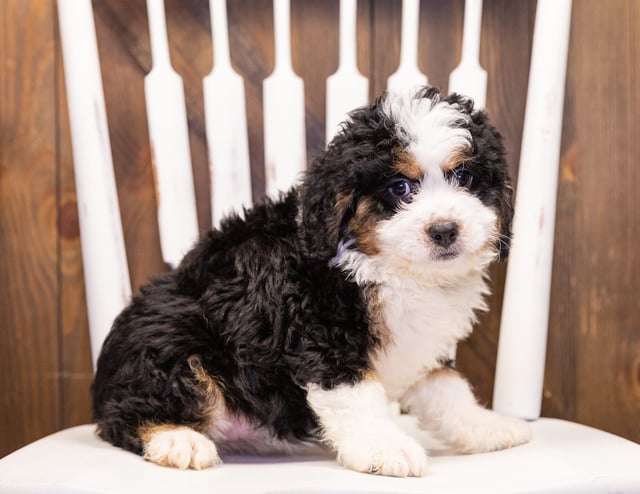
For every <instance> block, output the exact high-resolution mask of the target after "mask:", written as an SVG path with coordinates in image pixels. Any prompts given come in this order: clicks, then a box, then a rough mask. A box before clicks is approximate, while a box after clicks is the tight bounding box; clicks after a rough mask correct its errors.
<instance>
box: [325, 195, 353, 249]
mask: <svg viewBox="0 0 640 494" xmlns="http://www.w3.org/2000/svg"><path fill="white" fill-rule="evenodd" d="M352 201H353V191H350V192H348V193H347V192H339V193H338V196H337V198H336V204H335V206H334V207H333V209H334V214H333V217H332V218H330V219H329V233H330V235H331V241H332V242H334V243H336V242H338V236H339V235H340V224H341V223H342V218H344V215H345V214H346V212H347V209H349V206H350V205H351V202H352Z"/></svg>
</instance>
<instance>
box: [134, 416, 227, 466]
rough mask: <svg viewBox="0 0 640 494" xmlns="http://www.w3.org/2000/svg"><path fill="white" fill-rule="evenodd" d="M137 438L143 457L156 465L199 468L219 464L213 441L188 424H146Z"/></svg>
mask: <svg viewBox="0 0 640 494" xmlns="http://www.w3.org/2000/svg"><path fill="white" fill-rule="evenodd" d="M141 437H142V438H143V441H144V455H143V456H144V458H145V459H146V460H149V461H151V462H153V463H157V464H158V465H162V466H166V467H174V468H179V469H180V470H186V469H187V468H192V469H194V470H202V469H204V468H209V467H212V466H214V465H217V464H219V463H221V460H220V456H218V451H217V449H216V446H215V444H214V443H213V441H211V440H210V439H208V438H207V437H205V436H204V435H202V434H200V433H199V432H196V431H194V430H193V429H190V428H188V427H175V426H157V427H150V428H147V429H146V430H145V431H144V432H142V433H141Z"/></svg>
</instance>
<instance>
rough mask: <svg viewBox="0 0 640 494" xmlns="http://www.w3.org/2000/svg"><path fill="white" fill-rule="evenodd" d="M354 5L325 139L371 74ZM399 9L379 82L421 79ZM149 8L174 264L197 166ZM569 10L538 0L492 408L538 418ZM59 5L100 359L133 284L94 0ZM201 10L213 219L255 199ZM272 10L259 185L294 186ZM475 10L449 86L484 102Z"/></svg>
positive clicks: (411, 12)
mask: <svg viewBox="0 0 640 494" xmlns="http://www.w3.org/2000/svg"><path fill="white" fill-rule="evenodd" d="M356 8H357V4H356V0H341V1H340V21H339V22H340V63H339V66H338V70H337V72H336V73H335V74H334V75H333V76H331V77H330V78H329V79H328V81H327V85H326V86H327V112H326V114H327V117H326V121H327V122H326V129H327V140H329V138H330V136H331V134H332V133H333V132H335V129H336V127H337V122H339V121H341V119H342V118H343V117H344V115H345V113H346V111H348V110H349V109H351V108H354V107H357V106H359V105H362V104H364V103H366V101H367V99H368V85H367V79H366V78H365V77H364V76H362V75H361V74H360V73H359V71H358V68H357V63H356V49H355V43H356V42H355V35H356V30H355V28H356V22H355V16H356ZM402 9H403V14H402V38H401V57H400V64H399V66H398V69H397V71H396V72H395V73H394V74H392V75H391V77H389V79H388V87H393V88H398V87H402V86H407V85H408V86H414V85H418V84H423V83H425V82H426V81H427V76H426V75H425V74H423V73H421V72H420V69H419V68H418V64H417V47H418V33H419V29H420V25H419V19H420V16H419V15H418V13H419V9H420V2H419V0H404V1H403V2H402ZM147 11H148V14H149V22H150V34H151V48H152V56H153V68H152V70H151V72H150V73H149V75H148V76H147V78H146V79H145V95H146V106H147V119H148V122H149V133H150V140H151V148H152V155H153V163H152V165H153V167H154V172H155V177H156V186H157V191H156V192H157V203H158V223H159V231H160V238H161V248H162V251H163V258H164V259H165V261H166V262H167V263H168V264H170V265H174V264H175V263H176V262H177V261H178V260H179V256H180V255H181V254H182V253H183V252H185V251H186V250H187V248H188V246H189V245H191V244H192V242H193V240H194V238H195V236H196V235H197V221H196V211H195V198H194V191H193V177H192V172H191V163H190V156H189V143H188V137H187V135H186V129H187V121H186V112H185V107H184V94H183V88H182V83H181V80H180V77H179V76H178V75H177V74H176V73H175V72H174V71H173V69H172V67H171V63H170V57H169V49H168V41H167V34H166V23H165V17H164V6H163V0H147ZM570 11H571V0H538V2H537V14H536V23H535V31H534V41H533V50H532V55H531V69H530V73H529V89H528V96H527V110H526V117H525V124H524V133H523V141H522V142H523V143H522V149H521V159H520V168H519V179H518V191H517V195H516V215H515V218H514V225H513V230H514V234H515V240H514V243H513V246H512V249H511V254H510V262H509V267H508V271H507V282H506V288H505V298H504V304H503V317H502V324H501V337H500V345H499V350H498V362H497V369H496V381H495V392H494V408H497V409H499V410H500V411H502V412H505V413H509V414H513V415H518V416H521V417H524V418H529V419H533V418H537V417H538V416H539V414H540V403H541V396H542V381H543V370H544V360H545V347H546V334H547V319H548V311H549V291H550V283H551V264H552V254H553V232H554V219H555V198H556V182H557V172H558V161H559V154H560V135H561V122H562V101H563V93H564V81H565V69H566V58H567V46H568V38H569V25H570ZM58 12H59V22H60V32H61V38H62V47H63V57H64V68H65V80H66V87H67V99H68V105H69V114H70V124H71V133H72V145H73V156H74V168H75V174H76V189H77V196H78V210H79V211H78V212H79V221H80V230H81V239H82V254H83V264H84V273H85V285H86V297H87V307H88V312H89V327H90V333H91V348H92V354H93V361H94V363H95V360H96V359H97V355H98V353H99V349H100V347H101V345H102V342H103V340H104V338H105V336H106V334H107V332H108V331H109V328H110V326H111V323H112V321H113V318H114V317H115V316H116V315H117V313H118V312H119V311H120V310H121V309H122V308H123V307H124V305H125V304H126V303H127V301H128V300H129V298H130V297H131V283H130V280H129V273H128V269H127V260H126V253H125V247H124V241H123V234H122V224H121V219H120V212H119V207H118V195H117V192H116V184H115V180H114V172H113V163H112V158H111V147H110V140H109V133H108V126H107V118H106V110H105V104H104V96H103V89H102V82H101V75H100V64H99V59H98V50H97V42H96V33H95V26H94V19H93V11H92V5H91V0H58ZM210 12H211V26H212V31H213V32H212V34H213V45H214V53H215V57H214V59H215V63H214V66H213V70H212V71H211V73H210V74H209V75H208V76H207V77H206V78H205V81H204V102H205V116H206V129H207V133H206V135H207V140H208V146H209V157H210V175H211V191H212V197H211V208H212V212H213V213H212V218H213V222H214V224H215V223H216V222H217V221H218V220H219V218H220V216H221V215H222V214H223V213H224V212H225V211H226V210H228V209H229V208H237V207H238V206H239V205H241V204H244V205H249V204H250V201H251V184H250V173H249V166H250V164H249V152H248V144H247V124H246V118H245V97H244V86H243V80H242V78H241V77H240V76H239V75H238V74H237V73H235V72H234V70H233V68H232V65H231V63H230V55H229V41H228V30H229V27H228V24H227V18H226V3H225V0H210ZM273 13H274V26H275V29H274V37H275V40H274V42H275V54H276V63H275V69H274V71H273V73H272V75H271V76H270V77H268V78H267V79H266V80H265V81H264V84H263V97H264V123H265V125H264V139H265V146H264V147H265V177H266V191H267V193H272V192H274V191H276V190H278V189H282V188H285V187H287V186H288V185H290V184H291V183H292V182H293V181H294V180H295V179H296V177H297V176H298V174H299V173H300V171H301V170H302V169H303V168H304V164H305V159H306V147H305V108H304V101H305V100H304V84H303V82H302V80H301V79H300V78H299V77H298V76H297V75H296V74H295V73H294V72H293V69H292V64H291V49H290V37H289V28H290V19H289V0H274V8H273ZM481 13H482V0H466V6H465V20H464V40H463V43H462V45H463V50H462V60H461V63H460V65H459V66H458V68H457V69H456V70H455V71H454V73H452V76H451V79H450V84H449V86H450V87H449V90H450V91H451V90H457V91H459V92H462V93H465V94H468V95H470V96H472V97H473V98H474V99H475V100H476V101H478V102H479V103H480V104H481V105H483V104H484V101H485V91H486V79H487V75H486V73H485V72H484V71H483V70H482V68H481V67H480V65H479V62H478V53H479V51H478V46H479V42H480V26H481ZM491 76H492V75H491V74H489V77H491ZM283 122H286V125H284V124H282V123H283ZM284 128H286V134H283V132H282V130H283V129H284ZM292 136H297V138H292ZM292 142H294V143H295V144H294V145H292ZM229 184H232V185H229ZM168 211H169V213H168ZM170 211H180V215H179V216H178V217H176V216H171V214H170ZM194 225H195V226H194ZM176 240H177V242H176Z"/></svg>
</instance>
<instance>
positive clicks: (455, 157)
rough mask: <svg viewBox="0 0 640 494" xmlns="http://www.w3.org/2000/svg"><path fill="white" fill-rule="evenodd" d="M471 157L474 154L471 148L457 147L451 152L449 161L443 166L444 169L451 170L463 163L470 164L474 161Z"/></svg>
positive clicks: (445, 170)
mask: <svg viewBox="0 0 640 494" xmlns="http://www.w3.org/2000/svg"><path fill="white" fill-rule="evenodd" d="M471 158H472V156H471V153H470V150H469V149H466V148H460V149H455V150H454V151H453V152H452V153H451V156H449V159H448V160H447V162H446V163H445V164H444V166H443V167H442V171H444V172H449V171H451V170H455V169H456V168H458V167H459V166H460V165H462V164H463V163H464V164H465V165H467V166H469V165H471V164H472V163H473V162H472V161H471Z"/></svg>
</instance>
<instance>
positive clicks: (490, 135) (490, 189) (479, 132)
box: [446, 93, 513, 259]
mask: <svg viewBox="0 0 640 494" xmlns="http://www.w3.org/2000/svg"><path fill="white" fill-rule="evenodd" d="M446 100H447V101H448V102H449V103H450V104H456V105H458V108H460V109H461V110H463V111H464V112H465V113H468V114H469V116H470V117H471V122H470V126H469V131H470V132H471V136H472V140H473V158H472V159H473V160H477V161H478V162H481V163H482V167H483V170H484V172H483V182H484V183H483V187H482V190H479V191H478V194H479V195H480V199H481V200H482V201H483V202H484V203H485V204H487V205H489V206H490V207H491V208H493V210H494V211H495V212H496V214H497V215H498V234H499V238H498V239H497V240H496V249H497V251H498V255H499V258H500V259H505V258H506V257H507V256H508V254H509V247H510V245H511V220H512V218H513V189H512V187H511V179H510V177H509V165H508V164H507V159H506V152H505V149H504V144H503V138H502V136H501V135H500V132H498V130H497V129H496V128H495V127H494V126H493V125H492V124H491V122H490V121H489V116H488V115H487V113H486V112H485V111H484V110H482V109H480V110H478V109H475V108H474V104H473V100H472V99H470V98H467V97H465V96H461V95H459V94H455V93H454V94H451V95H449V96H448V97H447V98H446Z"/></svg>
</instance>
